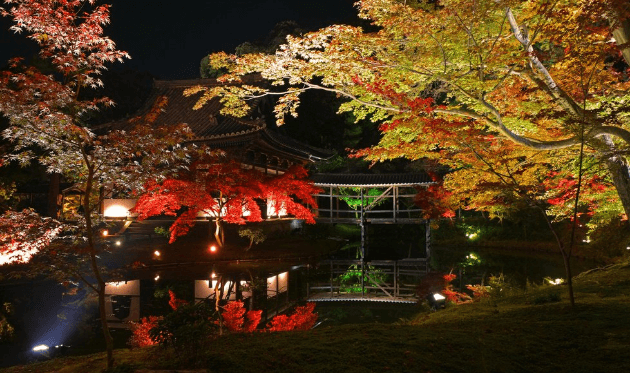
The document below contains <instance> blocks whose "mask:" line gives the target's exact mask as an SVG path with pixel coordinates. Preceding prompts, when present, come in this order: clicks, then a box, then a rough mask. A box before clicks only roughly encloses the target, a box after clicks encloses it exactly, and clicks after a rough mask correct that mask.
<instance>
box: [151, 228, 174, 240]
mask: <svg viewBox="0 0 630 373" xmlns="http://www.w3.org/2000/svg"><path fill="white" fill-rule="evenodd" d="M153 231H154V232H155V233H156V234H159V235H160V236H164V237H166V238H169V237H170V236H171V231H170V230H169V229H168V228H167V227H155V229H154V230H153Z"/></svg>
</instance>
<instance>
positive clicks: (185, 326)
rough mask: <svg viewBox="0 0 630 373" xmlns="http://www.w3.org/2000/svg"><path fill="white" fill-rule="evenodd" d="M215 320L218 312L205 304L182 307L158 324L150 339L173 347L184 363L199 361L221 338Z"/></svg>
mask: <svg viewBox="0 0 630 373" xmlns="http://www.w3.org/2000/svg"><path fill="white" fill-rule="evenodd" d="M215 318H216V312H215V311H214V309H212V308H211V307H210V306H208V305H207V304H205V303H196V304H189V303H187V304H181V305H179V306H178V307H177V309H176V310H174V311H173V312H171V313H169V314H168V315H166V316H164V318H163V319H161V320H158V323H157V326H156V327H154V328H153V329H151V330H150V332H149V335H150V337H151V339H152V340H154V341H156V342H157V343H159V344H160V345H161V346H164V347H172V348H173V349H174V351H175V353H176V354H177V355H178V357H179V358H180V360H182V361H184V362H186V361H196V360H197V357H198V355H199V353H200V352H201V351H204V350H205V349H206V348H207V347H208V346H209V344H210V342H211V341H212V339H213V338H214V337H215V336H216V335H217V331H218V325H217V324H216V322H215Z"/></svg>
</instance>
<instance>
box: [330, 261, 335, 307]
mask: <svg viewBox="0 0 630 373" xmlns="http://www.w3.org/2000/svg"><path fill="white" fill-rule="evenodd" d="M333 273H334V272H333V261H332V260H331V261H330V297H331V298H332V297H333V296H334V295H335V294H334V293H333Z"/></svg>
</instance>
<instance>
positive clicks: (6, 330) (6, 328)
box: [0, 303, 15, 344]
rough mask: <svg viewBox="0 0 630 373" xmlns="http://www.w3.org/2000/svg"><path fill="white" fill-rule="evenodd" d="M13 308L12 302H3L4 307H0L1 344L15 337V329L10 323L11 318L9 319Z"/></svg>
mask: <svg viewBox="0 0 630 373" xmlns="http://www.w3.org/2000/svg"><path fill="white" fill-rule="evenodd" d="M12 310H13V306H12V305H11V303H4V304H2V308H0V344H2V343H5V342H9V341H11V340H12V339H13V334H14V332H15V329H14V328H13V326H11V324H9V320H7V316H9V315H11V313H12Z"/></svg>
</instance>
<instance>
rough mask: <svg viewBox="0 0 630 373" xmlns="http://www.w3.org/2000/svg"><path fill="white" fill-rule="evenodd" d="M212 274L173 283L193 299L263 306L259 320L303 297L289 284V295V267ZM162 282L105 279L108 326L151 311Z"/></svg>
mask: <svg viewBox="0 0 630 373" xmlns="http://www.w3.org/2000/svg"><path fill="white" fill-rule="evenodd" d="M296 269H297V267H296ZM263 273H267V272H263ZM291 273H292V275H291V276H292V277H293V278H294V280H297V279H298V277H299V276H301V275H303V273H301V272H300V271H292V272H291ZM213 275H214V276H215V277H213V278H212V276H211V278H210V279H207V280H179V281H177V284H178V285H177V287H178V288H179V289H182V288H184V289H188V290H189V293H190V294H193V297H194V301H195V302H211V304H213V305H214V303H215V301H216V298H217V297H221V299H223V300H230V301H234V300H241V301H243V302H244V303H245V304H246V305H247V307H248V308H252V309H260V310H263V311H264V314H263V321H265V320H268V319H270V318H271V317H273V316H274V315H276V314H277V313H279V312H282V311H283V310H285V309H286V308H288V307H289V306H290V305H291V304H293V303H292V302H295V301H298V300H300V299H301V298H302V297H303V292H304V289H302V290H300V289H293V288H292V289H291V294H293V296H292V297H290V293H289V290H290V289H289V287H290V286H295V287H297V286H298V285H297V284H298V283H299V282H298V281H295V282H294V285H290V283H289V271H284V272H271V273H268V274H266V275H261V277H260V278H257V277H255V278H251V279H249V280H243V279H241V278H240V277H238V276H228V275H217V274H214V272H213ZM171 284H172V282H171ZM164 286H167V287H168V285H165V283H164V279H162V278H160V276H156V277H155V278H154V279H152V280H151V279H146V280H139V279H136V280H131V281H119V282H109V283H107V284H106V286H105V294H106V304H105V309H106V312H107V322H108V325H109V327H110V328H129V326H130V322H138V321H139V320H140V318H141V317H143V316H147V315H150V314H152V311H151V305H150V304H151V303H154V302H155V299H154V294H156V290H159V289H162V288H163V287H164ZM184 300H186V301H191V299H184ZM161 302H162V303H165V302H166V299H162V300H161ZM252 306H253V307H252Z"/></svg>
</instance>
